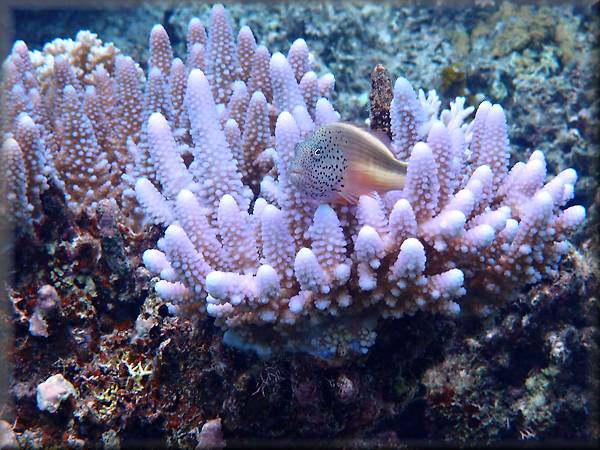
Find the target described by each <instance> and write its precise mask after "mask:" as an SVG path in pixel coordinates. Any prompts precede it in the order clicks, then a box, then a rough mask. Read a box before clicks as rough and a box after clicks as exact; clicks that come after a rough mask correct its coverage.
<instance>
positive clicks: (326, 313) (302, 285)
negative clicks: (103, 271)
mask: <svg viewBox="0 0 600 450" xmlns="http://www.w3.org/2000/svg"><path fill="white" fill-rule="evenodd" d="M208 31H209V32H208V35H207V33H206V31H205V29H204V27H203V25H202V23H201V22H200V21H199V20H198V19H192V20H191V21H190V23H189V27H188V34H187V55H186V61H185V63H184V62H183V61H182V60H181V59H179V58H174V55H173V51H172V49H171V44H170V41H169V36H168V35H167V33H166V31H165V29H164V28H163V27H162V26H160V25H156V26H155V27H154V28H153V29H152V31H151V33H150V39H149V45H150V58H149V68H148V72H147V74H146V77H145V85H144V84H143V83H142V82H141V81H142V80H144V76H143V75H142V74H141V70H140V68H139V66H138V65H137V64H136V63H135V62H134V61H133V60H132V59H131V58H128V57H126V56H122V55H116V56H115V54H116V52H114V51H113V49H112V47H110V46H109V47H108V49H109V51H108V52H107V51H106V50H104V52H100V51H96V52H95V51H94V49H93V48H92V49H89V48H87V47H86V46H85V45H81V46H77V45H74V44H73V43H70V45H58V44H56V43H54V44H53V45H52V48H54V47H56V48H58V49H60V50H61V51H62V53H61V51H57V50H52V51H51V50H48V51H46V55H45V58H44V59H43V61H44V64H42V65H40V64H39V63H36V64H35V65H34V63H35V62H36V61H37V59H39V58H32V57H31V55H30V52H29V51H28V49H27V47H26V45H25V43H24V42H22V41H18V42H17V43H15V45H14V46H13V50H12V53H11V54H10V56H9V58H8V59H7V60H6V62H5V64H4V73H5V77H4V85H3V95H4V98H5V102H4V115H3V117H4V122H3V130H4V131H3V134H4V136H5V140H4V144H3V147H2V149H3V150H2V160H3V161H4V162H5V167H6V168H7V176H6V177H5V183H6V186H5V189H6V192H7V193H8V196H7V198H8V203H7V204H6V205H5V206H4V207H5V208H6V213H7V215H8V217H9V218H10V219H11V221H12V222H13V223H14V224H16V228H17V230H19V231H20V232H31V230H32V228H31V223H32V220H35V219H36V218H37V217H39V214H40V212H39V211H40V207H39V204H40V199H39V196H40V193H41V192H43V191H44V190H46V189H48V182H49V180H52V181H51V182H53V183H55V184H57V185H58V186H60V187H62V188H63V189H64V191H65V197H66V200H67V202H68V204H69V205H70V207H71V208H72V209H74V210H78V209H79V208H82V207H83V208H85V207H90V208H95V207H96V206H97V203H98V201H99V200H100V199H103V198H107V197H108V198H112V199H113V200H114V201H115V202H116V203H117V204H118V205H119V206H120V208H121V209H122V213H123V215H124V216H126V220H127V222H128V223H129V225H130V226H131V227H132V228H134V229H138V228H140V227H142V226H144V224H147V223H154V224H157V225H161V226H164V227H166V230H165V233H164V236H163V238H161V239H160V240H159V241H158V244H157V247H158V248H157V249H148V250H146V251H145V252H144V255H143V259H144V263H145V264H146V266H147V267H148V268H149V269H150V270H151V271H152V272H154V273H155V274H156V275H159V276H160V278H161V280H160V281H159V282H158V283H156V286H155V289H156V290H157V292H158V293H159V295H160V296H161V297H163V298H164V299H165V300H167V301H169V302H171V303H172V307H173V311H177V310H185V311H186V312H187V313H190V312H193V313H197V314H204V313H208V314H209V315H210V316H213V317H215V318H216V319H217V321H216V323H217V324H219V325H220V326H222V327H223V328H225V329H229V330H230V331H231V332H230V333H229V334H228V335H227V336H226V338H227V339H228V341H229V342H231V343H236V344H237V345H242V346H243V345H244V344H243V341H246V340H250V341H252V337H251V334H253V332H254V331H255V330H256V329H255V328H254V327H255V326H268V327H272V328H273V329H275V330H276V332H277V333H279V334H283V335H286V336H288V338H287V339H290V340H291V341H293V335H294V332H295V330H301V329H303V327H302V325H301V324H303V323H311V324H312V325H316V324H319V323H322V324H323V325H324V327H323V331H322V335H321V336H319V333H318V332H317V333H314V332H313V333H311V334H310V336H308V339H309V340H310V344H307V343H306V342H303V343H302V344H299V345H300V347H303V346H307V345H308V347H307V348H308V349H309V351H315V352H317V353H322V352H325V353H331V352H332V351H333V352H335V351H337V350H336V348H337V347H338V346H339V345H341V344H340V343H339V341H340V339H341V340H342V341H344V340H345V341H346V346H348V347H349V348H352V349H354V350H358V351H360V352H366V351H367V349H368V347H369V346H370V345H372V343H373V341H374V334H373V332H374V331H373V330H374V328H375V327H374V325H372V322H373V321H376V319H377V317H401V316H402V315H405V314H414V313H415V312H416V311H417V310H426V311H430V312H435V313H444V314H456V313H458V312H459V311H460V309H461V306H460V305H461V304H462V305H463V306H467V307H470V308H471V307H473V308H475V309H479V310H481V311H485V310H486V308H487V305H486V303H485V302H483V303H482V302H476V301H475V300H474V299H475V297H476V296H479V297H486V298H494V297H500V296H506V292H507V290H512V289H514V288H517V289H518V288H520V287H522V286H525V285H527V284H530V283H535V282H537V281H539V280H540V279H542V277H544V276H547V275H550V274H552V273H554V271H555V270H556V267H557V265H558V263H559V261H560V258H561V256H562V255H563V254H564V253H565V252H567V251H568V249H569V243H568V240H567V239H568V236H569V234H570V233H571V232H572V231H574V230H575V229H577V227H578V226H579V225H580V224H581V223H582V222H583V220H584V218H585V209H584V208H583V207H581V206H571V207H566V205H567V203H568V202H569V200H570V199H571V198H573V194H574V187H575V182H576V180H577V173H576V172H575V170H573V169H567V170H564V171H562V172H561V173H560V174H558V175H557V176H556V177H554V178H551V179H549V180H548V181H547V180H546V178H547V173H546V163H545V159H544V154H543V153H542V152H541V151H539V150H537V151H535V152H533V153H532V155H531V156H530V158H529V159H528V161H526V162H517V163H516V164H514V165H513V166H512V167H511V168H510V169H509V166H508V160H509V145H510V144H509V138H508V133H507V125H506V119H505V115H504V111H503V109H502V107H501V106H500V105H498V104H495V105H492V104H490V102H487V101H484V102H482V103H481V104H480V105H479V106H478V108H477V111H476V114H475V117H474V118H473V119H472V120H471V121H468V120H467V119H468V117H469V116H470V115H471V113H472V112H473V110H474V108H473V107H465V99H464V98H462V97H458V98H456V99H455V100H454V101H451V102H450V108H449V109H444V110H443V111H440V104H441V102H440V100H439V99H438V97H437V94H436V93H435V91H430V92H429V93H428V94H427V95H425V93H424V92H423V91H419V93H418V95H417V93H416V92H415V90H414V89H413V87H412V86H411V84H410V83H409V82H408V80H406V79H405V78H402V77H400V78H398V79H397V80H396V82H395V83H394V87H393V91H392V99H391V103H390V104H389V109H388V110H387V114H388V115H389V129H388V127H387V125H386V124H385V123H383V124H380V122H385V121H386V118H385V113H384V115H383V116H382V117H378V116H377V114H373V125H374V126H382V125H383V131H386V132H388V133H390V134H391V137H392V142H391V149H392V151H393V152H394V155H395V156H396V157H397V158H398V159H400V160H405V161H408V174H407V180H406V186H405V188H404V190H403V191H394V192H391V193H387V194H385V195H383V196H379V195H377V194H373V195H372V196H362V197H361V198H360V200H359V202H358V205H356V206H352V205H328V204H319V202H317V201H315V200H312V199H310V198H307V197H305V196H303V194H302V193H300V192H296V191H295V189H294V188H293V186H292V185H291V184H290V183H289V180H288V179H287V177H286V173H287V171H288V168H289V167H288V166H289V164H290V161H291V159H292V157H293V154H294V149H295V146H296V144H297V143H299V142H300V141H301V140H302V139H304V138H305V137H306V136H307V135H308V134H309V133H311V132H312V131H314V130H315V129H316V128H318V127H319V126H321V125H324V124H327V123H330V122H335V121H337V120H340V115H339V113H337V112H336V111H335V110H334V109H333V107H332V105H331V103H330V101H329V97H330V95H331V93H332V89H333V85H334V77H333V75H332V74H324V75H321V76H320V77H319V76H317V75H316V74H315V73H314V72H313V71H312V70H311V69H312V67H311V64H312V59H313V58H312V57H311V54H310V52H309V49H308V47H307V45H306V43H305V42H304V41H303V40H302V39H298V40H296V41H295V42H294V43H293V45H292V46H291V47H290V50H289V52H288V55H287V56H285V55H283V54H282V53H275V54H273V55H271V54H270V52H269V51H268V50H267V49H266V48H265V47H264V46H261V45H257V43H256V40H255V37H254V35H253V34H252V31H251V30H250V29H249V28H248V27H242V28H241V29H240V31H239V33H238V36H237V39H235V38H234V34H233V30H232V27H231V24H230V20H229V17H228V14H227V11H226V10H225V9H224V8H223V7H222V6H220V5H217V6H215V7H214V8H213V9H212V15H211V20H210V24H209V29H208ZM86 36H87V35H86ZM83 38H84V36H83V35H82V36H81V38H80V39H79V40H81V41H84V39H83ZM100 44H101V42H97V43H96V46H97V47H98V48H100V49H105V47H100ZM81 47H83V48H85V49H86V51H85V52H84V53H85V54H92V55H93V54H99V53H102V54H103V55H105V54H106V53H108V56H105V57H104V58H100V60H101V61H102V62H101V63H98V64H93V63H90V62H89V61H90V57H87V58H84V57H77V58H76V57H73V56H72V53H73V52H78V53H81V52H82V50H81ZM88 47H89V45H88ZM64 53H69V54H71V56H70V57H67V55H66V54H64ZM106 61H108V63H106ZM36 66H37V67H36ZM49 66H50V67H51V68H52V69H51V70H49V69H48V67H49ZM41 79H43V80H44V82H40V80H41ZM143 86H144V87H143ZM388 90H389V88H388ZM388 96H389V95H388ZM384 98H385V97H384ZM386 107H387V106H386ZM125 161H127V163H126V164H124V162H125ZM140 205H141V208H140ZM352 317H357V318H359V319H358V322H359V323H361V325H360V326H358V327H356V326H355V327H354V328H355V329H353V327H352V326H350V325H346V324H348V323H351V321H350V320H348V318H352ZM341 318H344V320H341V321H340V319H341ZM332 319H333V320H334V321H335V322H338V323H337V325H336V327H341V328H340V329H337V328H336V329H332V328H330V327H328V325H327V324H328V323H329V322H330V321H331V320H332ZM348 334H349V335H350V338H341V337H340V336H345V335H348ZM369 336H370V337H369ZM302 339H303V340H304V341H306V339H307V338H306V336H305V337H303V338H302ZM284 340H285V339H284ZM291 347H294V345H291ZM265 351H267V352H268V351H269V350H268V349H266V350H265Z"/></svg>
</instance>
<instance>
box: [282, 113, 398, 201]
mask: <svg viewBox="0 0 600 450" xmlns="http://www.w3.org/2000/svg"><path fill="white" fill-rule="evenodd" d="M386 137H387V136H386ZM407 167H408V165H407V164H406V163H405V162H402V161H399V160H397V159H396V158H395V157H394V154H393V153H392V152H391V151H390V149H389V148H388V147H387V146H386V144H384V143H383V142H382V140H380V139H378V138H377V137H375V135H374V133H373V132H371V131H368V130H366V129H363V128H360V127H357V126H355V125H351V124H348V123H342V122H336V123H331V124H328V125H324V126H322V127H320V128H319V129H317V130H316V131H315V132H313V133H312V134H311V135H309V136H308V137H307V138H306V139H305V140H304V141H302V142H300V143H298V144H297V145H296V148H295V154H294V159H293V161H292V163H291V164H290V169H289V175H288V176H289V179H290V182H291V183H292V185H294V186H295V187H296V188H298V189H299V190H300V191H302V192H303V193H304V194H306V195H308V196H310V197H312V198H315V199H319V200H322V201H326V202H331V203H349V204H356V203H357V202H358V199H359V197H360V196H361V195H371V194H373V192H378V193H380V194H382V193H384V192H388V191H395V190H401V189H402V188H403V187H404V182H405V178H406V169H407Z"/></svg>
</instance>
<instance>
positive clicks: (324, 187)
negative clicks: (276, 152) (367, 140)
mask: <svg viewBox="0 0 600 450" xmlns="http://www.w3.org/2000/svg"><path fill="white" fill-rule="evenodd" d="M347 166H348V164H347V161H346V158H345V157H344V152H343V151H342V149H341V148H340V146H339V142H338V140H337V139H336V135H335V133H334V132H332V130H329V129H328V128H327V127H326V126H324V127H321V128H319V129H318V130H317V131H315V132H314V133H312V134H311V135H309V136H307V138H306V139H305V140H304V141H302V142H299V143H298V144H296V147H295V149H294V159H293V160H292V162H291V164H290V168H289V175H288V176H289V180H290V182H291V183H292V185H294V186H295V187H296V188H298V189H299V190H300V191H301V192H303V193H304V194H306V195H308V196H309V197H312V198H315V199H321V200H322V199H325V198H327V197H329V196H330V195H331V194H332V193H333V192H335V191H336V190H338V189H339V187H340V185H341V184H342V181H343V179H344V174H345V171H346V168H347Z"/></svg>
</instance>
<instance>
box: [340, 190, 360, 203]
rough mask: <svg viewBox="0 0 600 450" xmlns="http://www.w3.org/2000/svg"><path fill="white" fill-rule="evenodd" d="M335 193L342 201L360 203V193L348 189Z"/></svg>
mask: <svg viewBox="0 0 600 450" xmlns="http://www.w3.org/2000/svg"><path fill="white" fill-rule="evenodd" d="M335 194H336V195H337V196H338V197H339V198H340V199H341V200H342V201H341V202H340V203H348V204H350V205H356V204H358V195H356V194H352V193H351V192H346V191H337V192H335Z"/></svg>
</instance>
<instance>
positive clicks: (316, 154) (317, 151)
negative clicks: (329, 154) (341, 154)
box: [314, 148, 321, 156]
mask: <svg viewBox="0 0 600 450" xmlns="http://www.w3.org/2000/svg"><path fill="white" fill-rule="evenodd" d="M314 154H315V156H321V149H320V148H315V153H314Z"/></svg>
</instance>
